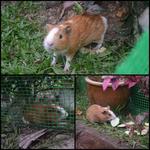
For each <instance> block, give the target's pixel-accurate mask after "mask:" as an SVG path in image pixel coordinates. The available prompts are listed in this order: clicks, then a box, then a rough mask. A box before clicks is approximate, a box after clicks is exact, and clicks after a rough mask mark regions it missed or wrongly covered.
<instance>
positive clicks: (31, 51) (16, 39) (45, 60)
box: [1, 1, 130, 74]
mask: <svg viewBox="0 0 150 150" xmlns="http://www.w3.org/2000/svg"><path fill="white" fill-rule="evenodd" d="M43 10H44V13H45V16H46V14H47V12H46V10H45V8H44V7H43V5H41V4H40V2H38V3H37V2H33V1H24V2H15V3H13V4H12V3H8V4H7V5H5V6H4V7H2V15H1V23H2V26H1V30H2V35H1V38H2V40H1V64H2V65H1V67H2V73H3V74H43V73H48V74H64V73H65V72H64V71H63V67H64V59H61V57H60V59H59V60H58V64H57V65H56V67H51V66H50V60H52V55H50V54H48V53H47V52H46V51H45V50H44V48H43V39H44V36H45V31H44V25H42V24H43V22H44V21H43V15H42V13H43ZM41 12H42V13H41ZM40 13H41V14H40ZM105 46H106V48H107V51H106V52H104V53H103V54H99V55H92V54H90V53H87V54H82V53H81V52H78V53H77V55H76V57H75V58H74V59H73V61H72V63H71V69H70V72H69V73H71V74H75V73H78V74H80V73H112V72H114V69H115V67H116V65H117V64H118V63H119V61H120V60H121V58H123V57H124V56H125V55H127V53H128V51H129V49H130V48H129V47H128V46H123V47H121V48H120V49H117V50H116V47H117V43H116V44H113V43H105Z"/></svg>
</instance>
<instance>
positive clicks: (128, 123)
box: [125, 121, 135, 126]
mask: <svg viewBox="0 0 150 150" xmlns="http://www.w3.org/2000/svg"><path fill="white" fill-rule="evenodd" d="M125 124H126V125H127V126H128V125H134V124H135V123H134V122H133V121H130V122H127V123H125Z"/></svg>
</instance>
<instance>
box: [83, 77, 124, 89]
mask: <svg viewBox="0 0 150 150" xmlns="http://www.w3.org/2000/svg"><path fill="white" fill-rule="evenodd" d="M85 81H86V82H87V83H89V84H92V85H97V86H102V84H103V83H102V82H97V81H93V80H91V79H89V77H85ZM119 85H120V86H124V85H125V84H124V82H123V81H120V82H119ZM108 86H109V87H111V86H112V84H111V83H109V85H108Z"/></svg>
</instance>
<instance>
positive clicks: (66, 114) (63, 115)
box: [57, 106, 68, 119]
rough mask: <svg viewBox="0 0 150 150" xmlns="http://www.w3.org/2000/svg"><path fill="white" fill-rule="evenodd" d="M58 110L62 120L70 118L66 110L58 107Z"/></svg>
mask: <svg viewBox="0 0 150 150" xmlns="http://www.w3.org/2000/svg"><path fill="white" fill-rule="evenodd" d="M57 109H58V111H60V112H61V119H65V118H66V117H68V113H67V112H66V111H65V109H64V108H62V107H59V106H57Z"/></svg>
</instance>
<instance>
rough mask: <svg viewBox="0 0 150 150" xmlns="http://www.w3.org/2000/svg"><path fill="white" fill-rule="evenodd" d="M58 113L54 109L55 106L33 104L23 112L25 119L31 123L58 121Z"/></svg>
mask: <svg viewBox="0 0 150 150" xmlns="http://www.w3.org/2000/svg"><path fill="white" fill-rule="evenodd" d="M59 116H60V113H59V112H57V111H56V106H51V105H44V104H33V105H32V106H31V108H30V109H27V110H26V111H25V112H24V118H25V120H27V121H29V122H31V123H50V122H52V123H56V122H58V121H59V119H58V118H59Z"/></svg>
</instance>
